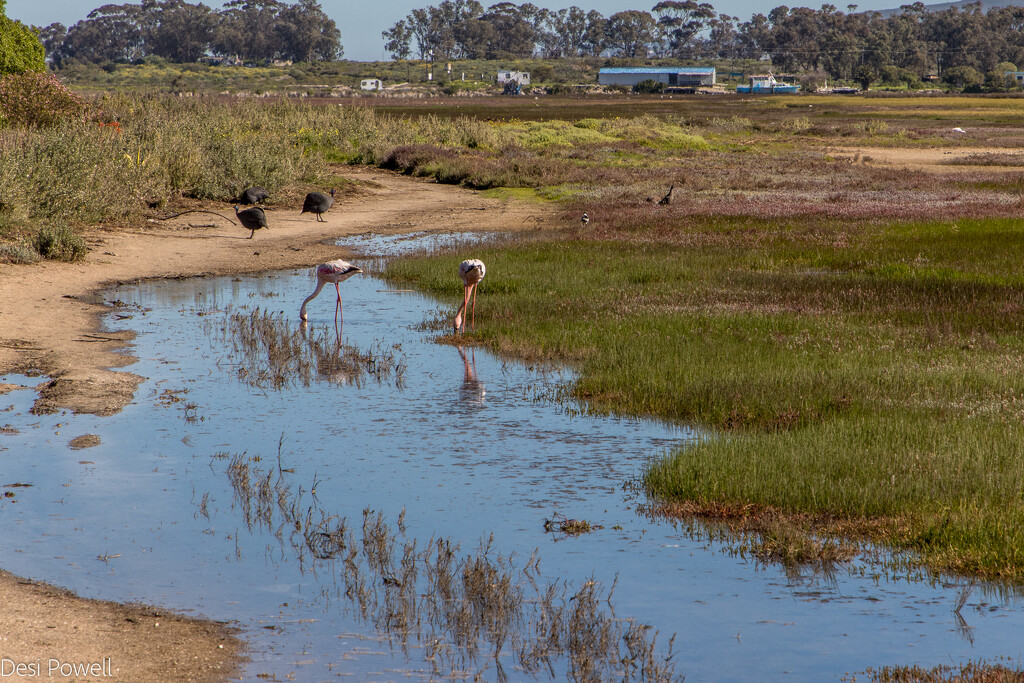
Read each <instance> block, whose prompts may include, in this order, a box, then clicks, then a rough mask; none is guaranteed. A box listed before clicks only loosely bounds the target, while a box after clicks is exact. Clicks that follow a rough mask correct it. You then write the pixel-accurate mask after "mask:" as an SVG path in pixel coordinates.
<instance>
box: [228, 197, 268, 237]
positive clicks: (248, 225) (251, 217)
mask: <svg viewBox="0 0 1024 683" xmlns="http://www.w3.org/2000/svg"><path fill="white" fill-rule="evenodd" d="M235 216H237V217H238V220H239V222H241V224H242V227H243V228H245V229H246V230H252V232H250V233H249V239H252V236H253V235H255V234H256V231H257V230H259V229H260V228H266V229H267V230H269V229H270V226H269V225H267V214H265V213H264V212H263V209H261V208H260V207H258V206H254V207H252V208H250V209H243V210H242V211H239V210H238V205H237V204H236V205H235Z"/></svg>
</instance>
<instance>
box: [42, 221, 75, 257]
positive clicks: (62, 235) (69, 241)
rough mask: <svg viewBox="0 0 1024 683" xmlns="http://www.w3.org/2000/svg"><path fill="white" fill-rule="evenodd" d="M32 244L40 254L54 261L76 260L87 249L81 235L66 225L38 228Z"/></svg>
mask: <svg viewBox="0 0 1024 683" xmlns="http://www.w3.org/2000/svg"><path fill="white" fill-rule="evenodd" d="M33 246H34V247H35V249H36V251H38V252H39V254H40V255H41V256H43V257H44V258H48V259H53V260H55V261H78V260H79V259H81V258H84V257H85V252H86V251H87V249H86V247H85V240H84V239H82V236H81V235H78V234H76V233H75V232H74V231H73V230H72V229H71V228H69V227H67V226H66V225H64V226H60V227H48V226H47V227H42V228H40V229H39V233H38V234H37V235H36V238H35V240H34V241H33Z"/></svg>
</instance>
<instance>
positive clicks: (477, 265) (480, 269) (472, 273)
mask: <svg viewBox="0 0 1024 683" xmlns="http://www.w3.org/2000/svg"><path fill="white" fill-rule="evenodd" d="M486 272H487V269H486V268H485V267H484V262H483V261H481V260H480V259H476V258H471V259H466V260H465V261H463V262H462V263H460V264H459V277H460V278H462V282H463V283H464V284H465V285H466V294H465V296H464V297H463V299H462V305H461V306H459V312H458V313H456V314H455V332H456V333H457V332H459V331H460V329H461V331H465V329H466V324H465V323H466V321H465V319H464V318H463V317H462V316H463V314H465V313H466V311H467V308H468V307H469V297H470V296H472V297H473V307H472V308H473V314H472V316H473V319H472V323H471V325H472V327H473V329H476V286H477V285H478V284H480V281H481V280H483V279H484V273H486Z"/></svg>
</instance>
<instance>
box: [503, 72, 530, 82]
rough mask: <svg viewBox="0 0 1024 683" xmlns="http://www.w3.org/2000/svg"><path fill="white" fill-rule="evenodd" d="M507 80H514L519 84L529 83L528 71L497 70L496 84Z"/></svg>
mask: <svg viewBox="0 0 1024 683" xmlns="http://www.w3.org/2000/svg"><path fill="white" fill-rule="evenodd" d="M509 81H515V82H516V83H518V84H519V85H530V72H529V71H508V70H505V71H499V72H498V84H499V85H500V84H503V83H508V82H509Z"/></svg>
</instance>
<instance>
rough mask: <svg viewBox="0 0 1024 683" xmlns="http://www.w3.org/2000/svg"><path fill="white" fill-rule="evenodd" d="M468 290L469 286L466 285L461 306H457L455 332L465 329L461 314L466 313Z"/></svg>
mask: <svg viewBox="0 0 1024 683" xmlns="http://www.w3.org/2000/svg"><path fill="white" fill-rule="evenodd" d="M469 288H470V285H466V291H465V295H464V296H463V298H462V305H461V306H459V312H458V313H456V314H455V331H456V332H459V330H460V329H463V330H464V329H465V327H466V321H465V320H464V319H463V317H462V314H463V313H465V312H466V310H467V306H468V305H469Z"/></svg>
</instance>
